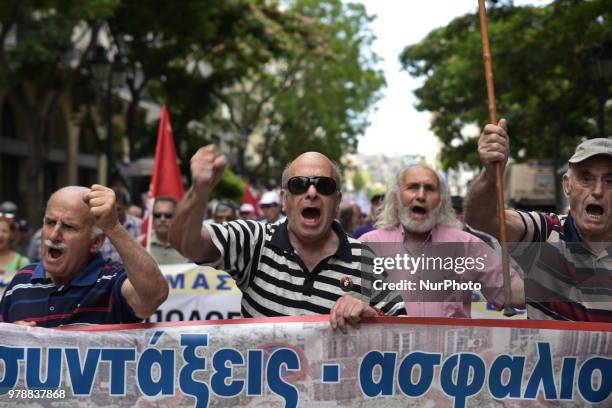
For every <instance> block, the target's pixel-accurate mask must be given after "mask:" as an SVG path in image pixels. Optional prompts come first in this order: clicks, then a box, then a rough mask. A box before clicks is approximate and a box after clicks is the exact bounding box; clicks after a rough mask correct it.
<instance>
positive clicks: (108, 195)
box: [83, 184, 119, 232]
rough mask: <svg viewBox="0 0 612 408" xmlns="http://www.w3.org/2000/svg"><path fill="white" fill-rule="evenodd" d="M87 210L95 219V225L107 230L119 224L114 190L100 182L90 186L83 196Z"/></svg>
mask: <svg viewBox="0 0 612 408" xmlns="http://www.w3.org/2000/svg"><path fill="white" fill-rule="evenodd" d="M83 201H85V204H87V206H89V212H90V213H91V215H93V216H94V217H95V219H96V226H97V227H98V228H100V229H101V230H102V231H104V232H107V231H109V230H111V229H112V228H113V227H115V226H117V225H118V224H119V219H118V218H117V208H116V207H115V202H116V198H115V192H114V191H113V190H112V189H110V188H108V187H105V186H102V185H100V184H94V185H93V186H91V191H90V192H89V193H87V194H85V195H84V196H83Z"/></svg>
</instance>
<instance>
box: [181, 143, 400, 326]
mask: <svg viewBox="0 0 612 408" xmlns="http://www.w3.org/2000/svg"><path fill="white" fill-rule="evenodd" d="M226 165H227V159H226V158H225V156H223V155H221V154H219V152H218V151H217V148H216V147H215V146H214V145H208V146H206V147H203V148H201V149H199V150H198V152H197V153H196V154H195V155H194V156H193V158H192V159H191V176H192V183H193V184H192V187H191V189H190V190H189V191H188V192H187V194H186V195H185V197H184V198H183V201H182V202H181V203H180V205H179V207H178V210H177V212H176V215H175V217H174V220H173V222H172V225H171V227H170V242H171V243H172V244H173V245H174V246H175V247H176V248H177V249H178V250H179V251H180V252H181V253H182V254H183V255H184V256H186V257H187V258H189V259H194V260H196V261H199V262H200V263H206V264H210V265H213V266H216V267H219V268H221V269H224V270H226V271H227V272H228V273H229V274H230V275H231V276H232V277H233V278H234V280H235V281H236V283H237V285H238V287H239V288H240V289H241V291H242V294H243V296H242V307H241V312H242V315H243V317H271V316H297V315H313V314H329V315H330V323H331V325H332V327H333V328H334V329H335V328H339V329H340V330H341V331H342V332H344V333H346V331H347V324H348V325H352V326H355V327H357V326H358V324H359V322H360V320H361V318H363V317H375V316H379V315H400V314H405V309H404V305H403V302H402V300H401V296H400V295H399V294H398V293H396V292H391V291H381V290H375V289H374V288H373V285H372V282H373V280H374V279H375V278H374V275H373V273H372V271H371V270H372V265H373V260H372V258H373V254H372V253H371V252H370V251H369V249H368V248H367V247H366V246H364V245H363V244H361V243H359V242H358V241H356V240H354V239H352V238H349V237H348V236H347V235H346V233H345V232H344V231H343V230H342V227H341V226H340V224H339V223H338V222H337V221H335V220H334V217H335V215H336V213H337V211H338V207H339V205H340V200H341V198H342V193H341V192H340V172H339V170H338V168H337V166H335V165H334V164H333V163H332V162H331V161H330V160H329V159H328V158H327V157H325V156H324V155H322V154H320V153H316V152H309V153H304V154H302V155H300V156H299V157H298V158H297V159H295V160H294V161H293V162H292V163H290V164H289V166H287V168H286V169H285V171H284V172H283V176H282V192H281V201H282V205H283V208H284V210H285V212H286V214H287V220H285V221H284V222H282V223H276V224H263V223H258V222H255V221H251V220H237V221H231V222H224V223H223V224H210V225H205V226H204V228H200V225H201V224H202V218H203V217H204V213H205V211H206V206H207V204H208V200H209V199H210V196H211V193H212V191H213V189H214V187H215V186H216V185H217V183H218V182H219V179H220V178H221V173H222V172H223V169H224V168H225V166H226ZM381 278H384V274H383V276H381V275H376V279H381Z"/></svg>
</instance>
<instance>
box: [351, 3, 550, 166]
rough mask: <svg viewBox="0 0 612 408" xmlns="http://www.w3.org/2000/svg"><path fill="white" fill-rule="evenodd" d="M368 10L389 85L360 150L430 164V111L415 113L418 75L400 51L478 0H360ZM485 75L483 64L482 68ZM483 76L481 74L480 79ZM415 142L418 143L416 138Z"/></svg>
mask: <svg viewBox="0 0 612 408" xmlns="http://www.w3.org/2000/svg"><path fill="white" fill-rule="evenodd" d="M359 2H360V3H362V4H364V5H365V6H366V9H367V11H368V14H371V15H376V16H377V18H376V20H375V21H374V22H373V23H372V24H371V26H370V28H371V29H372V31H373V33H374V35H376V37H377V40H376V41H375V43H374V44H373V50H374V52H376V53H377V54H378V55H379V56H380V57H381V58H382V59H383V61H382V62H381V63H380V64H379V69H382V70H383V71H384V74H385V77H386V80H387V87H386V88H385V89H384V90H383V98H382V99H381V100H380V101H379V102H378V104H377V110H376V111H375V112H374V113H372V114H371V115H370V122H371V124H370V127H369V128H368V129H367V131H366V133H365V136H363V137H362V138H361V139H360V142H359V149H358V151H359V153H363V154H386V155H388V156H397V155H404V154H419V155H423V156H425V157H426V159H427V160H428V161H430V162H432V163H434V160H435V157H436V155H437V153H438V151H439V146H438V141H437V139H436V137H435V136H434V135H433V134H432V133H431V131H430V130H429V121H430V116H431V114H430V113H429V112H418V111H417V110H416V109H415V108H414V105H415V103H416V98H415V97H414V95H413V93H412V91H413V90H414V89H416V88H418V87H419V86H420V85H421V84H422V82H423V79H422V78H418V79H417V78H412V77H411V76H410V75H408V73H407V72H406V71H402V69H401V65H400V63H399V58H398V57H399V55H400V53H401V52H402V50H403V49H404V48H405V47H406V46H408V45H411V44H415V43H417V42H419V41H421V40H422V39H423V38H425V36H426V35H427V34H428V33H429V32H430V31H432V30H433V29H435V28H438V27H442V26H445V25H446V24H448V23H449V22H450V21H451V20H452V19H453V18H455V17H457V16H460V15H463V14H466V13H474V12H477V11H478V1H477V0H426V1H417V0H361V1H359ZM514 3H515V4H516V5H523V4H534V5H539V6H541V5H546V4H548V3H550V1H549V0H531V1H527V0H515V2H514ZM483 76H484V67H483ZM483 80H484V78H483ZM415 142H416V143H415Z"/></svg>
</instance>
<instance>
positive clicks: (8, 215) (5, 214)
mask: <svg viewBox="0 0 612 408" xmlns="http://www.w3.org/2000/svg"><path fill="white" fill-rule="evenodd" d="M0 218H10V219H13V218H15V213H11V212H0Z"/></svg>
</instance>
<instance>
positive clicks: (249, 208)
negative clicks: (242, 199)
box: [240, 203, 255, 220]
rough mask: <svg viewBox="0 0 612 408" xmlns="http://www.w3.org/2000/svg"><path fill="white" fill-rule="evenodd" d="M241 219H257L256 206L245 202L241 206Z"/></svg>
mask: <svg viewBox="0 0 612 408" xmlns="http://www.w3.org/2000/svg"><path fill="white" fill-rule="evenodd" d="M240 219H242V220H255V207H253V204H249V203H244V204H242V205H241V206H240Z"/></svg>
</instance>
